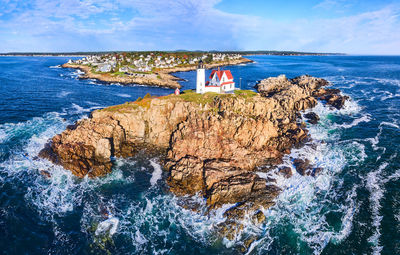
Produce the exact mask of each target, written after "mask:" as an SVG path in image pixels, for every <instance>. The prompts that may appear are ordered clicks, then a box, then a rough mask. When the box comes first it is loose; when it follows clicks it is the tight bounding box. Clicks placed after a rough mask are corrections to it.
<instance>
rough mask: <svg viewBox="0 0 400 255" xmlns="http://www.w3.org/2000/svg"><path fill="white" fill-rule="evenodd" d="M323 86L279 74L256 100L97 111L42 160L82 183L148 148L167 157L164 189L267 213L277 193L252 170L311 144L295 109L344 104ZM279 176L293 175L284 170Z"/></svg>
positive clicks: (59, 138)
mask: <svg viewBox="0 0 400 255" xmlns="http://www.w3.org/2000/svg"><path fill="white" fill-rule="evenodd" d="M327 84H328V82H327V81H326V80H323V79H319V78H314V77H310V76H301V77H297V78H294V79H291V80H290V79H287V78H286V77H285V76H279V77H276V78H268V79H265V80H262V81H261V82H260V83H259V84H258V85H257V89H258V91H259V94H257V93H255V92H251V91H236V92H235V94H234V95H218V94H213V93H209V94H205V95H199V94H195V93H193V92H188V91H187V92H186V93H183V94H182V95H178V96H176V95H170V96H165V97H160V98H146V99H142V100H140V101H136V102H130V103H126V104H123V105H118V106H112V107H108V108H105V109H102V110H96V111H94V112H92V114H91V116H90V118H88V119H84V120H81V121H78V122H77V123H76V124H75V125H73V126H71V127H69V128H68V129H67V130H65V131H64V132H63V133H61V134H59V135H56V136H55V137H54V138H53V139H52V140H51V142H50V143H49V144H48V146H46V148H45V149H43V150H42V152H41V153H40V156H42V157H46V158H48V159H50V160H51V161H53V162H55V163H57V164H61V165H62V166H64V167H65V168H66V169H69V170H71V171H72V172H73V173H74V174H75V175H77V176H79V177H83V176H85V175H89V176H90V177H95V176H101V175H105V174H107V173H109V172H110V171H111V167H112V161H111V159H112V158H113V157H130V156H133V155H135V153H137V152H138V151H139V150H146V151H148V152H151V153H157V154H161V155H164V157H163V158H164V166H165V169H166V170H167V171H169V178H168V184H169V186H170V189H171V191H172V192H174V193H175V194H177V195H186V194H189V195H193V194H201V195H202V196H204V197H205V198H206V199H207V204H208V205H209V206H210V208H215V207H219V206H221V205H223V204H226V203H230V204H235V203H238V206H237V207H236V208H235V209H232V210H234V211H236V213H233V212H234V211H232V210H230V211H229V212H227V215H228V214H238V210H239V209H240V210H242V209H243V210H247V209H252V210H255V209H257V208H258V207H259V206H263V207H264V208H266V207H269V206H270V205H272V204H273V200H274V198H275V197H276V195H277V194H278V193H279V189H278V188H277V187H276V186H273V185H272V184H271V183H270V182H269V180H266V179H264V178H261V177H260V176H259V175H258V174H257V173H256V172H257V171H267V170H263V169H264V168H262V169H261V168H259V167H260V166H274V165H276V164H277V163H279V162H281V160H282V156H283V155H284V154H286V153H289V152H290V150H291V148H293V147H297V146H301V145H302V144H303V143H304V142H305V141H307V139H309V137H308V135H307V130H306V129H305V125H304V123H303V122H302V121H301V119H299V117H300V114H299V112H300V111H303V110H306V109H308V108H312V107H314V106H315V105H316V104H317V99H320V100H324V101H326V103H328V104H330V105H332V106H333V107H341V106H343V103H344V100H345V99H346V98H345V97H343V96H341V95H340V94H339V91H336V90H329V89H325V88H323V86H325V85H327ZM296 167H298V171H299V172H300V173H301V174H308V175H315V174H316V173H318V171H320V169H311V170H309V169H310V167H311V166H309V164H307V162H304V161H303V162H301V161H296ZM265 169H268V168H265ZM280 173H281V174H282V175H284V176H287V177H290V176H291V172H290V171H288V169H284V168H283V169H281V170H280ZM257 217H258V216H257Z"/></svg>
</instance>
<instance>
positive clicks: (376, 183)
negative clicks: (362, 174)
mask: <svg viewBox="0 0 400 255" xmlns="http://www.w3.org/2000/svg"><path fill="white" fill-rule="evenodd" d="M387 166H388V163H386V162H385V163H382V164H381V165H380V166H379V168H378V169H377V170H376V171H373V172H370V173H368V175H367V182H366V187H367V189H368V191H369V192H370V196H369V201H370V208H371V211H372V226H373V227H374V228H375V229H374V233H373V234H372V236H370V237H369V238H368V241H369V242H370V243H372V245H373V254H380V253H381V251H382V248H383V247H382V246H380V244H379V238H380V236H381V232H380V227H381V221H382V216H381V215H380V214H379V211H380V209H381V204H380V200H381V199H382V197H383V192H384V191H383V189H382V187H381V186H382V181H381V180H382V176H381V175H382V170H383V169H385V168H386V167H387Z"/></svg>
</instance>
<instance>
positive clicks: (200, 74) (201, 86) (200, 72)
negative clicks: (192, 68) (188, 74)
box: [196, 60, 206, 94]
mask: <svg viewBox="0 0 400 255" xmlns="http://www.w3.org/2000/svg"><path fill="white" fill-rule="evenodd" d="M205 86H206V69H205V68H204V64H203V61H202V60H200V61H199V65H198V66H197V79H196V93H199V94H204V93H205Z"/></svg>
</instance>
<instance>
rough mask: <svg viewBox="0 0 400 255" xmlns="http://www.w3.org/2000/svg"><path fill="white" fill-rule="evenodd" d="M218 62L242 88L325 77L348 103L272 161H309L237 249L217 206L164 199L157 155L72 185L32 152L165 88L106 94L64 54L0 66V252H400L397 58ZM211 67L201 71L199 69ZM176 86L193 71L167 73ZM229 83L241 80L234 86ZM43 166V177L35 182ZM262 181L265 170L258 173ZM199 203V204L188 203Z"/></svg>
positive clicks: (188, 83) (4, 60) (190, 80)
mask: <svg viewBox="0 0 400 255" xmlns="http://www.w3.org/2000/svg"><path fill="white" fill-rule="evenodd" d="M249 58H251V59H252V60H254V61H255V62H254V63H252V64H247V65H239V66H232V67H228V68H229V69H230V70H231V71H232V74H233V76H234V77H235V79H236V82H237V85H240V86H241V87H242V88H246V89H253V86H254V85H255V84H256V82H257V81H258V80H260V79H263V78H266V77H269V76H276V75H279V74H286V75H287V76H288V77H290V78H292V77H295V76H298V75H301V74H310V75H313V76H318V77H323V78H326V79H327V80H329V81H330V82H331V83H332V87H334V88H339V89H341V90H342V92H343V93H344V94H346V95H348V96H350V98H351V100H350V101H348V102H347V103H346V105H345V107H344V109H342V110H334V109H330V108H329V107H326V106H324V105H322V104H321V103H320V104H318V105H317V107H316V108H315V109H313V111H315V112H316V113H317V114H318V115H319V116H320V118H321V121H320V123H319V124H317V125H309V124H307V125H308V128H309V130H310V133H311V136H312V138H313V141H312V143H310V144H308V145H307V146H305V147H303V148H300V149H295V150H293V151H292V154H291V155H288V156H286V157H285V159H284V163H283V164H284V165H287V166H289V167H291V168H293V166H292V163H291V157H301V158H308V159H309V160H310V161H311V162H312V163H313V164H314V165H316V166H318V167H322V168H323V169H324V170H323V171H322V173H321V174H320V175H319V176H318V177H316V178H313V177H304V176H299V175H298V174H297V173H296V172H295V170H293V172H294V175H293V177H291V178H290V179H288V180H285V179H282V178H279V177H277V176H275V178H276V179H277V182H278V185H279V186H281V187H282V188H283V190H284V192H282V193H281V194H280V195H279V197H278V198H277V199H276V205H275V206H273V207H271V208H269V209H268V210H264V211H263V212H264V214H265V215H266V217H267V221H266V223H265V224H264V225H262V226H256V225H254V224H252V223H251V222H250V221H248V222H244V223H245V226H246V227H245V228H244V230H243V231H242V232H241V233H240V234H239V235H237V236H236V239H235V240H225V239H221V238H219V236H218V233H216V231H215V226H216V225H217V224H218V223H220V222H222V221H223V216H222V213H223V209H220V210H217V211H215V212H212V215H211V216H210V217H209V216H207V215H204V214H202V213H201V212H193V211H191V210H187V209H184V208H183V207H181V206H180V205H181V204H182V203H183V199H181V198H177V197H175V196H173V195H171V194H170V193H168V191H167V187H166V185H165V181H164V180H165V178H163V177H165V173H164V172H162V170H161V167H160V165H159V163H158V160H159V159H158V158H151V159H148V158H146V157H144V156H137V157H134V158H130V159H119V160H117V162H116V165H115V166H114V170H113V173H112V174H110V175H109V176H106V177H104V178H97V179H86V178H85V179H77V178H76V177H74V176H72V174H70V172H69V171H66V170H64V169H63V168H62V167H60V166H54V165H53V164H51V163H49V162H47V161H46V160H36V159H35V156H37V154H38V152H39V151H40V150H41V149H42V148H43V146H44V144H45V143H46V142H47V141H48V140H49V139H50V138H51V137H52V136H54V135H55V134H57V133H60V132H62V131H63V130H64V129H65V128H66V126H67V125H69V124H72V123H73V122H74V121H76V120H78V119H81V118H85V117H87V116H88V114H89V113H90V111H92V110H94V109H98V108H102V107H106V106H109V105H114V104H120V103H124V102H126V101H134V100H135V99H136V98H138V97H139V96H140V97H143V96H144V95H145V94H146V93H151V94H152V95H166V94H170V93H172V92H173V91H172V90H170V89H163V88H151V87H147V86H120V85H118V84H114V85H107V84H102V83H100V82H96V81H93V80H80V79H78V74H79V71H76V70H71V69H62V68H58V67H57V65H60V64H62V63H65V62H66V61H67V60H68V59H67V58H62V57H1V58H0V250H1V251H2V253H4V254H44V253H47V254H232V253H237V252H238V250H237V249H236V248H235V247H236V246H237V245H240V244H241V243H243V241H244V240H245V239H246V238H247V237H248V236H249V235H256V236H258V239H257V240H256V241H255V242H254V243H253V244H252V245H251V247H250V249H249V250H248V253H249V254H400V186H399V185H400V155H399V153H400V57H391V56H250V57H249ZM209 72H210V71H209ZM176 75H177V76H179V77H181V78H183V79H185V81H182V85H183V86H184V89H191V88H194V86H195V83H194V82H195V72H185V73H177V74H176ZM239 78H241V79H239ZM41 170H46V171H48V172H49V173H50V174H51V178H49V179H47V178H45V177H44V176H43V175H41V174H40V171H41ZM270 174H271V175H274V171H272V172H271V173H270ZM190 199H191V200H197V201H196V202H198V203H199V204H201V205H203V208H204V201H203V200H202V199H200V198H196V197H194V198H190ZM102 208H108V210H109V211H110V212H111V213H112V214H113V215H114V216H115V217H117V218H118V219H119V220H120V223H119V226H118V230H117V233H116V234H114V235H113V236H112V237H107V238H106V237H104V236H101V237H99V236H96V235H95V234H94V232H95V230H96V228H97V225H98V223H99V222H101V221H102V220H103V219H102V216H101V210H102Z"/></svg>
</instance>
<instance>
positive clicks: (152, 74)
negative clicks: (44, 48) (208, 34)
mask: <svg viewBox="0 0 400 255" xmlns="http://www.w3.org/2000/svg"><path fill="white" fill-rule="evenodd" d="M199 61H202V62H204V63H205V66H206V68H214V67H219V66H228V65H238V64H243V63H249V62H252V61H251V60H249V59H247V58H243V57H242V56H241V55H240V54H225V53H198V52H175V53H167V52H148V53H137V52H136V53H135V52H123V53H115V54H104V55H90V56H86V57H84V58H82V59H79V60H75V61H73V60H69V61H68V63H65V64H63V65H62V67H64V68H77V69H80V70H81V71H83V72H84V73H85V74H84V75H83V76H81V77H82V78H88V79H97V80H99V81H103V82H107V83H120V84H142V85H150V86H159V87H166V88H181V85H180V84H179V83H178V81H179V80H180V79H179V78H177V77H175V76H173V75H172V74H171V73H175V72H185V71H192V70H196V67H197V63H198V62H199Z"/></svg>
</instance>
